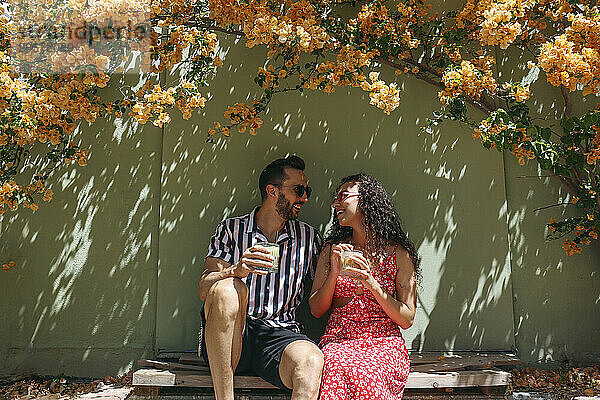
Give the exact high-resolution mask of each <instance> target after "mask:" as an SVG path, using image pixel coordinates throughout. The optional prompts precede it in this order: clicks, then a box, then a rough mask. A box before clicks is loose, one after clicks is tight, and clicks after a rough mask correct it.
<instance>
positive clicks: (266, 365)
mask: <svg viewBox="0 0 600 400" xmlns="http://www.w3.org/2000/svg"><path fill="white" fill-rule="evenodd" d="M303 171H304V161H303V160H302V159H301V158H300V157H297V156H289V157H286V158H280V159H278V160H275V161H273V162H272V163H271V164H269V165H267V166H266V167H265V169H264V170H263V171H262V173H261V174H260V178H259V189H260V193H261V197H262V204H261V205H260V207H258V208H255V209H254V210H253V211H252V212H251V213H250V214H248V215H244V216H242V217H235V218H229V219H226V220H225V221H223V222H221V223H220V224H219V225H218V226H217V229H216V232H215V234H214V235H213V237H212V238H211V241H210V244H209V249H208V254H207V256H206V260H205V266H204V272H203V273H202V276H201V278H200V284H199V288H198V293H199V295H200V298H201V299H202V300H204V309H203V314H202V317H203V322H204V331H203V335H202V339H201V344H200V349H199V352H200V354H201V355H202V356H203V357H204V358H205V359H206V360H207V361H208V362H209V365H210V371H211V375H212V381H213V387H214V389H215V395H216V398H217V399H218V400H233V398H234V397H233V396H234V393H233V374H234V371H235V372H243V371H253V372H255V373H256V374H257V375H259V376H261V377H262V378H263V379H265V380H266V381H268V382H270V383H272V384H274V385H276V386H278V387H281V388H284V389H285V388H287V389H290V390H292V399H316V398H317V396H318V394H319V385H320V381H321V371H322V368H323V354H322V353H321V351H320V350H319V348H318V347H317V346H315V344H314V343H313V342H311V341H310V340H309V339H308V337H306V336H305V335H303V334H301V333H300V325H299V324H298V323H297V322H296V321H295V314H296V308H297V306H298V304H299V303H300V301H301V299H302V294H303V292H304V278H305V277H306V275H307V274H310V275H312V273H313V270H314V267H315V266H314V259H315V258H316V255H317V254H318V251H319V247H320V245H321V241H322V239H321V237H320V235H319V233H318V232H317V231H316V230H315V229H314V228H313V227H311V226H310V225H308V224H306V223H304V222H300V221H298V220H297V218H298V213H299V211H300V209H301V207H302V205H303V204H304V203H306V202H307V201H308V198H309V196H310V193H311V188H310V187H309V186H307V182H306V176H305V175H304V172H303ZM261 242H263V243H264V242H270V243H277V244H278V245H279V252H280V253H279V254H280V257H279V271H278V272H275V273H273V272H271V273H269V272H268V271H266V270H265V269H267V270H268V268H270V267H272V265H273V257H272V256H271V255H270V253H269V251H268V249H267V248H266V247H264V246H261V245H259V244H258V243H261Z"/></svg>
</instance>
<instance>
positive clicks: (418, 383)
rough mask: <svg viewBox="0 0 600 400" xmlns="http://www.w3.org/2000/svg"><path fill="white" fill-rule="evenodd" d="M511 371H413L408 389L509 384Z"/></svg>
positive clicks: (409, 377)
mask: <svg viewBox="0 0 600 400" xmlns="http://www.w3.org/2000/svg"><path fill="white" fill-rule="evenodd" d="M509 378H510V373H509V372H504V371H494V370H486V371H455V372H442V373H427V372H411V373H410V374H409V375H408V382H407V383H406V388H407V389H427V388H436V389H437V388H447V387H454V388H456V387H478V386H505V385H508V381H509Z"/></svg>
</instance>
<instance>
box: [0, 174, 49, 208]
mask: <svg viewBox="0 0 600 400" xmlns="http://www.w3.org/2000/svg"><path fill="white" fill-rule="evenodd" d="M36 193H37V194H43V198H42V200H44V201H51V200H52V196H53V195H54V193H53V192H52V190H51V189H46V188H45V187H44V183H43V182H42V181H41V180H37V181H36V182H35V183H32V184H30V185H27V186H22V185H19V184H17V183H16V182H15V181H8V182H5V183H4V184H3V185H1V186H0V215H2V214H4V213H5V212H6V211H7V210H9V209H11V210H16V209H17V207H18V202H17V196H18V195H22V196H32V195H34V194H36ZM23 207H26V208H29V209H31V210H32V211H37V209H38V208H39V206H38V205H37V204H35V203H32V202H30V201H29V200H26V201H24V202H23Z"/></svg>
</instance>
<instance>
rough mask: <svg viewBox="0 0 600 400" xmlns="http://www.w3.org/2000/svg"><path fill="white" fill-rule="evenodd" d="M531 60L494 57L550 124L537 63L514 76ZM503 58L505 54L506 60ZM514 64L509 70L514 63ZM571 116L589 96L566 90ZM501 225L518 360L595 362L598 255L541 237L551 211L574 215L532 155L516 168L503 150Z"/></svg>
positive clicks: (553, 116) (553, 93) (555, 103)
mask: <svg viewBox="0 0 600 400" xmlns="http://www.w3.org/2000/svg"><path fill="white" fill-rule="evenodd" d="M530 58H531V56H530V54H528V53H526V52H523V53H522V52H519V51H516V50H514V49H513V50H511V51H510V52H507V53H503V57H501V59H500V60H499V63H498V65H499V66H500V75H501V78H502V79H510V78H512V79H516V80H520V79H522V81H523V83H525V84H531V92H532V93H535V96H533V97H532V99H531V100H530V108H531V112H532V114H533V115H534V116H539V117H540V118H541V119H543V120H545V121H540V123H542V124H546V125H548V126H551V125H553V124H554V125H556V124H557V123H558V121H559V120H560V119H561V117H562V115H563V112H564V100H563V97H562V95H561V93H560V90H559V89H558V88H555V87H552V86H550V85H549V84H548V83H547V82H546V77H545V75H544V73H543V72H542V71H540V70H539V69H538V68H534V69H531V70H530V71H529V73H528V75H527V76H525V77H523V78H521V74H522V72H521V71H523V70H528V69H527V68H526V67H525V66H526V64H527V61H528V60H529V59H530ZM509 60H513V61H512V62H509ZM514 60H517V62H518V68H515V66H516V65H515V62H514ZM570 96H571V100H572V102H573V115H581V114H583V113H584V112H585V110H586V109H589V108H594V107H595V106H596V103H597V98H595V97H594V96H587V97H586V98H583V97H582V96H581V92H573V93H571V95H570ZM505 165H506V179H507V182H508V185H507V199H508V205H509V207H508V210H509V216H508V221H509V231H510V237H511V240H510V245H511V254H512V261H513V263H512V264H513V267H512V276H513V285H514V293H515V299H514V310H515V330H516V332H515V336H516V338H515V340H516V345H517V348H518V349H519V355H520V357H521V359H522V360H523V361H524V362H526V363H538V362H539V363H547V364H548V366H553V365H557V364H564V363H575V364H579V363H597V361H598V359H600V343H599V342H598V340H596V338H597V337H598V336H599V335H600V313H599V312H598V306H599V304H600V273H599V269H598V266H600V254H599V253H598V251H597V247H596V248H594V246H590V247H587V248H584V253H583V254H582V255H576V256H572V257H568V256H566V255H565V253H564V251H563V249H562V248H561V241H562V240H556V241H552V242H545V241H544V236H545V232H544V226H545V224H547V223H548V222H549V220H550V218H551V217H555V218H557V219H561V218H564V217H569V216H579V214H578V210H577V209H576V208H575V207H574V206H566V207H564V206H559V207H548V208H544V209H541V210H536V209H538V208H540V207H546V206H552V205H555V204H560V203H564V202H569V200H570V195H569V194H568V193H567V192H566V191H565V190H564V189H563V188H562V187H561V185H560V184H559V183H558V181H557V180H556V179H554V178H550V177H548V173H547V172H544V171H541V170H540V169H539V168H538V167H537V165H536V163H535V161H529V162H527V164H526V166H525V167H521V166H519V165H518V163H517V162H516V160H515V157H514V156H513V155H512V154H506V155H505Z"/></svg>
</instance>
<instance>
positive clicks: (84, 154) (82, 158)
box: [65, 143, 90, 167]
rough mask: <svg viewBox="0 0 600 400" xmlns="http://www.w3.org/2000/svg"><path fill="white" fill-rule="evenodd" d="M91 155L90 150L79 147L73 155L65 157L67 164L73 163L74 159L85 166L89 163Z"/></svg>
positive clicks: (81, 165)
mask: <svg viewBox="0 0 600 400" xmlns="http://www.w3.org/2000/svg"><path fill="white" fill-rule="evenodd" d="M71 145H73V143H71ZM89 155H90V151H89V150H87V149H79V150H77V151H76V152H75V154H74V155H73V156H72V157H68V158H65V164H71V163H72V162H73V161H76V162H77V164H79V166H80V167H85V166H86V165H87V160H88V156H89Z"/></svg>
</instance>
